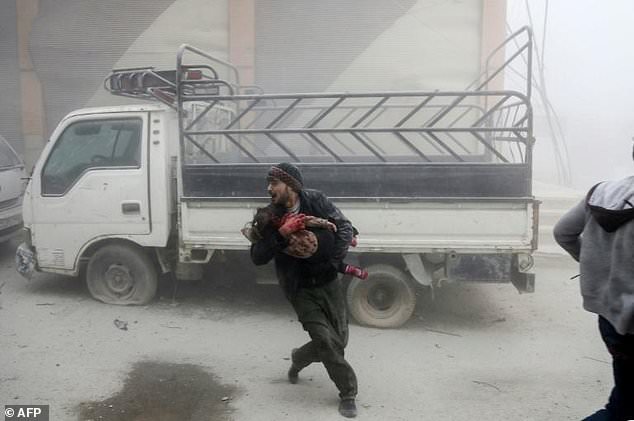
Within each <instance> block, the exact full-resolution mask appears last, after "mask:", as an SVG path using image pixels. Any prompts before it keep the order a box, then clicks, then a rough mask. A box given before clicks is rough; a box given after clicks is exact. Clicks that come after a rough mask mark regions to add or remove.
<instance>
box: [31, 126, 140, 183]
mask: <svg viewBox="0 0 634 421" xmlns="http://www.w3.org/2000/svg"><path fill="white" fill-rule="evenodd" d="M141 127H142V122H141V119H118V120H93V121H83V122H79V123H75V124H71V125H70V126H68V127H67V128H66V130H64V132H63V133H62V135H61V136H60V138H59V139H58V141H57V143H56V145H55V147H54V149H53V151H52V152H51V154H50V156H49V158H48V160H47V162H46V164H45V166H44V169H43V170H42V194H44V195H61V194H64V193H65V192H66V191H67V190H68V189H70V187H71V186H72V185H73V184H75V182H76V181H77V180H78V179H79V178H80V177H81V176H82V174H84V173H85V172H86V171H94V170H99V169H108V170H112V169H115V168H121V169H125V168H130V167H134V168H138V167H139V166H140V155H141V148H140V143H141Z"/></svg>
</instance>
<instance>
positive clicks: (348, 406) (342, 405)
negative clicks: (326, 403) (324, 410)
mask: <svg viewBox="0 0 634 421" xmlns="http://www.w3.org/2000/svg"><path fill="white" fill-rule="evenodd" d="M339 413H340V414H341V415H343V416H344V417H346V418H354V417H356V416H357V405H356V403H355V402H354V399H342V400H341V402H339Z"/></svg>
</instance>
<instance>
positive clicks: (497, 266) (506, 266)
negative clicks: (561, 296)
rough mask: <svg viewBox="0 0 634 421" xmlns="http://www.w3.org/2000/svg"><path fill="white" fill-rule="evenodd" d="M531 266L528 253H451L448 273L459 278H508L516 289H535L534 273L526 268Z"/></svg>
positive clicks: (494, 280)
mask: <svg viewBox="0 0 634 421" xmlns="http://www.w3.org/2000/svg"><path fill="white" fill-rule="evenodd" d="M520 260H521V261H520ZM531 267H532V257H531V256H530V254H528V253H520V254H510V253H504V254H450V255H449V256H448V258H447V277H448V278H449V279H451V280H453V281H462V282H492V283H504V282H511V283H512V284H513V286H515V288H517V290H518V291H519V292H534V291H535V274H534V273H529V272H528V270H530V268H531Z"/></svg>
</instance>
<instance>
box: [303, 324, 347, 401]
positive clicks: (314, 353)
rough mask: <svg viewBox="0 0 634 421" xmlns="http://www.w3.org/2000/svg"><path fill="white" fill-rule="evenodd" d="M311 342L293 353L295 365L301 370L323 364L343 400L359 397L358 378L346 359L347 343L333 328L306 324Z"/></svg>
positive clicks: (305, 327)
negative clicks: (319, 363)
mask: <svg viewBox="0 0 634 421" xmlns="http://www.w3.org/2000/svg"><path fill="white" fill-rule="evenodd" d="M304 329H305V330H306V331H307V332H308V334H309V335H310V339H311V341H310V342H308V343H306V344H304V345H303V346H301V347H300V348H297V350H295V352H293V365H295V367H296V368H297V369H299V370H301V369H302V368H304V367H307V366H308V365H310V364H311V363H317V362H321V363H322V364H323V365H324V367H326V371H327V372H328V376H329V377H330V379H331V380H332V381H333V382H334V383H335V386H337V389H339V397H340V398H341V399H353V398H354V397H355V396H356V395H357V376H356V375H355V374H354V370H353V369H352V367H351V366H350V364H348V362H347V361H346V360H345V358H344V347H345V345H346V344H345V343H344V342H342V338H340V337H339V335H337V334H336V333H335V332H334V330H333V329H332V328H331V327H326V326H324V325H322V324H320V323H304Z"/></svg>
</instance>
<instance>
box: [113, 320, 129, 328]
mask: <svg viewBox="0 0 634 421" xmlns="http://www.w3.org/2000/svg"><path fill="white" fill-rule="evenodd" d="M114 325H115V326H116V327H117V329H121V330H128V322H126V321H125V320H119V319H114Z"/></svg>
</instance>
